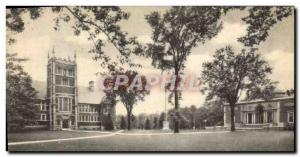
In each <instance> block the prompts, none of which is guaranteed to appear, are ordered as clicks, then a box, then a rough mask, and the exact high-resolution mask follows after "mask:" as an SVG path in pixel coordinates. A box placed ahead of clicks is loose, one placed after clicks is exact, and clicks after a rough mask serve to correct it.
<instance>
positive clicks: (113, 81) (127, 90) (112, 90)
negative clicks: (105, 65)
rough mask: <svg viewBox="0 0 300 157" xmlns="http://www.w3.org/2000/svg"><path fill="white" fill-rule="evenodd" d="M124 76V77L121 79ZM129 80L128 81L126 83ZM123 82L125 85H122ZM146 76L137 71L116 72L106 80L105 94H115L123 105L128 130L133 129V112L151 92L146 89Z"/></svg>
mask: <svg viewBox="0 0 300 157" xmlns="http://www.w3.org/2000/svg"><path fill="white" fill-rule="evenodd" d="M121 76H122V77H121ZM125 80H127V81H125ZM120 81H121V82H123V83H120ZM146 84H147V80H146V77H145V76H142V75H139V74H138V73H137V72H135V71H126V72H120V71H115V72H112V73H111V76H110V77H108V78H106V79H105V80H104V86H105V87H106V89H105V90H104V92H105V93H109V94H113V95H115V97H116V98H119V100H120V101H121V102H122V103H123V105H124V106H125V108H126V111H127V129H128V130H130V129H131V120H132V110H133V107H134V105H136V104H137V102H138V101H144V97H145V96H146V95H148V94H149V93H150V92H149V91H148V90H147V89H146Z"/></svg>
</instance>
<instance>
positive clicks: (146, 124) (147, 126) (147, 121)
mask: <svg viewBox="0 0 300 157" xmlns="http://www.w3.org/2000/svg"><path fill="white" fill-rule="evenodd" d="M145 129H146V130H150V129H151V123H150V119H149V118H147V119H146V121H145Z"/></svg>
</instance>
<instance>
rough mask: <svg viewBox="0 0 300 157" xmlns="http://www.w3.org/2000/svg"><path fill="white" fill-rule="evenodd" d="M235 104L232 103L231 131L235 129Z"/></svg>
mask: <svg viewBox="0 0 300 157" xmlns="http://www.w3.org/2000/svg"><path fill="white" fill-rule="evenodd" d="M234 106H235V104H230V121H231V127H230V130H231V131H235V123H234Z"/></svg>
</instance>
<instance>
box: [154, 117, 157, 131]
mask: <svg viewBox="0 0 300 157" xmlns="http://www.w3.org/2000/svg"><path fill="white" fill-rule="evenodd" d="M153 129H158V118H157V117H154V118H153Z"/></svg>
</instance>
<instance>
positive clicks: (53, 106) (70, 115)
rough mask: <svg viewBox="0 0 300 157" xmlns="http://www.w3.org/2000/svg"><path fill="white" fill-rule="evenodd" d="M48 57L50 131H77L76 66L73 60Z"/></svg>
mask: <svg viewBox="0 0 300 157" xmlns="http://www.w3.org/2000/svg"><path fill="white" fill-rule="evenodd" d="M52 54H53V55H52V57H49V55H48V65H47V98H48V100H49V115H50V116H49V119H50V124H49V127H50V130H62V129H77V117H78V116H77V115H78V113H77V106H78V105H77V104H78V89H77V64H76V54H74V60H71V59H70V58H68V59H62V58H57V57H55V51H54V49H53V51H52Z"/></svg>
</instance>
